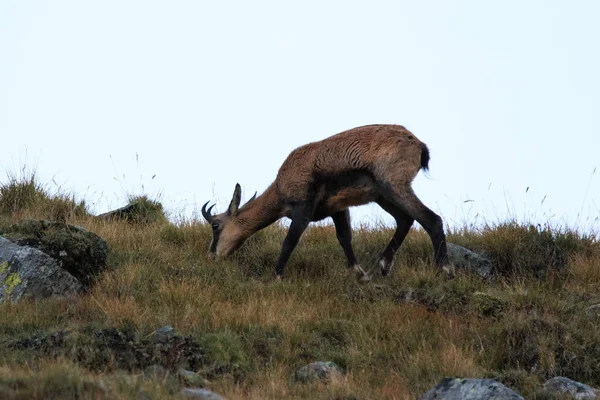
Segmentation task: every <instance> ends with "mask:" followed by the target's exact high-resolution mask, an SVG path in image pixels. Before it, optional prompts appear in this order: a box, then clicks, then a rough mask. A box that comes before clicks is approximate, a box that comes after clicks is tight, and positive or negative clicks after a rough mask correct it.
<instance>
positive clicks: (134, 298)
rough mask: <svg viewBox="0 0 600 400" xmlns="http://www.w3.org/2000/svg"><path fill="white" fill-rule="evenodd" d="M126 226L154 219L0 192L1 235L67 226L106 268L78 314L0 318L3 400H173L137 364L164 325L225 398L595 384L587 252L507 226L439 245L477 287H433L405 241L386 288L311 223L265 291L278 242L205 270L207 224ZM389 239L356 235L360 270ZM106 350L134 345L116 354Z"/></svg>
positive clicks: (72, 303) (385, 395)
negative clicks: (100, 250)
mask: <svg viewBox="0 0 600 400" xmlns="http://www.w3.org/2000/svg"><path fill="white" fill-rule="evenodd" d="M146 200H147V199H146ZM150 203H151V204H150V205H152V204H154V203H152V202H151V201H150ZM139 212H140V213H141V214H144V213H150V212H154V213H158V216H157V215H156V214H151V215H149V216H148V217H147V218H139V219H136V220H133V221H120V220H116V221H107V220H102V219H98V218H95V217H93V216H91V215H89V213H88V211H87V209H86V205H85V203H82V202H78V201H76V200H75V199H74V196H72V195H69V194H49V193H48V192H47V191H46V190H45V189H44V187H43V185H39V184H38V183H37V182H36V181H35V178H34V177H31V179H25V180H20V181H19V180H14V179H13V180H9V181H8V182H5V183H2V184H0V228H2V227H4V228H5V227H7V226H9V225H11V224H13V223H15V222H17V221H20V220H24V219H51V220H63V221H66V222H68V223H70V224H73V225H77V226H81V227H83V228H85V229H87V230H89V231H91V232H94V233H96V234H97V235H99V236H100V237H102V238H104V239H105V240H106V241H107V243H108V245H109V249H110V253H109V258H108V268H107V269H106V270H105V271H104V272H103V273H102V274H101V275H100V276H99V277H98V278H97V281H96V282H95V283H94V284H93V285H92V286H91V289H90V290H89V291H87V292H85V293H82V294H81V295H78V296H77V297H76V298H75V299H53V300H44V301H22V302H19V303H16V304H13V303H10V302H7V303H3V304H0V397H2V396H4V397H2V398H5V397H6V398H17V399H26V398H27V399H29V398H33V399H52V398H55V399H59V398H61V399H62V398H80V399H99V398H107V399H139V398H145V399H162V398H171V397H172V398H183V397H182V395H181V394H180V387H179V386H178V384H177V383H176V382H175V383H174V382H173V380H172V379H171V378H172V376H166V377H165V376H159V375H160V374H157V375H156V376H150V377H149V376H148V372H147V369H146V367H147V365H145V364H143V363H142V362H140V361H139V360H140V358H139V357H141V356H138V353H139V352H143V351H147V348H142V347H141V346H142V344H144V343H147V342H148V340H149V338H152V337H153V334H155V331H156V330H157V329H159V328H161V327H164V326H166V325H169V326H171V327H173V328H174V329H175V330H176V332H177V334H178V335H180V336H181V337H185V338H187V339H185V340H183V339H182V342H181V346H184V348H186V349H187V347H185V346H188V345H190V346H191V344H190V343H194V346H197V347H198V348H197V349H196V351H197V352H198V353H199V354H201V355H202V356H201V357H200V358H199V359H198V360H197V363H196V364H194V366H195V370H196V371H195V372H198V374H199V375H200V376H202V378H204V379H206V380H207V381H208V382H205V385H206V387H207V388H209V389H211V390H213V391H214V392H216V393H219V394H221V395H222V396H223V397H225V398H228V399H237V398H244V399H281V398H299V399H340V400H341V399H348V400H349V399H375V398H377V399H417V398H419V397H420V396H421V395H422V394H423V393H424V392H426V391H427V390H429V389H430V388H432V387H433V386H435V384H436V383H438V382H439V381H440V380H441V379H442V378H444V377H491V378H494V379H496V380H498V381H500V382H502V383H504V384H505V385H506V386H508V387H510V388H512V389H514V390H516V391H517V392H519V393H520V394H522V395H523V396H524V397H525V398H528V399H533V398H542V397H541V396H537V395H536V394H537V392H538V390H539V388H540V386H541V384H542V383H543V382H544V381H545V380H547V379H549V378H551V377H554V376H566V377H569V378H571V379H574V380H577V381H580V382H584V383H586V384H589V385H591V386H594V387H600V324H599V322H600V308H598V307H593V306H595V305H598V304H600V289H599V288H600V244H599V243H598V241H597V240H596V239H595V238H594V237H588V236H584V235H582V234H579V233H577V232H575V231H568V230H566V229H555V228H552V227H544V226H521V225H518V224H516V223H513V222H511V221H506V222H498V223H494V224H490V225H488V226H485V227H482V228H478V229H474V228H473V229H464V230H460V231H456V232H450V233H449V235H448V240H449V242H452V243H456V244H459V245H462V246H465V247H468V248H470V249H472V250H476V251H485V252H486V254H487V255H488V257H490V259H491V260H492V261H493V266H494V272H495V276H496V277H495V279H494V281H493V282H491V283H490V282H487V281H485V280H483V279H481V278H480V277H478V276H474V275H470V274H466V273H458V274H457V276H456V277H455V278H453V279H450V280H448V279H446V278H444V277H443V276H441V275H440V276H438V275H437V274H436V270H435V268H434V267H433V265H432V255H433V254H432V248H431V242H430V241H429V238H428V236H427V235H426V234H425V233H424V232H423V231H422V230H420V229H419V228H416V229H413V230H412V231H411V233H410V234H409V236H408V237H407V239H406V241H405V243H404V244H403V245H402V247H401V248H400V251H399V253H398V254H397V256H396V261H395V265H394V268H393V269H392V272H391V274H390V276H389V277H386V278H381V277H379V278H378V279H376V280H375V281H374V282H370V283H367V284H359V283H357V282H355V280H354V279H353V276H352V274H350V273H349V271H347V270H346V268H345V259H344V257H343V253H342V250H341V248H340V246H339V244H338V242H337V240H336V237H335V233H334V229H333V227H331V226H316V227H312V228H310V229H309V230H308V231H307V232H306V234H305V235H304V236H303V238H302V240H301V243H300V245H299V247H298V248H297V249H296V251H295V252H294V254H293V255H292V257H291V259H290V262H289V264H288V266H287V268H286V274H287V275H286V279H285V280H284V281H283V282H281V283H278V282H275V281H274V280H273V266H274V264H275V261H276V258H277V256H278V254H279V250H280V246H281V243H282V240H283V237H284V235H285V229H284V228H283V227H281V226H278V225H276V226H271V227H269V228H267V229H266V230H264V231H261V232H260V233H259V234H257V235H256V236H255V237H253V238H252V239H251V240H250V241H249V242H248V243H247V244H245V245H244V247H243V248H242V249H241V250H240V251H239V252H238V253H237V254H236V256H235V257H233V258H232V259H230V260H227V261H210V260H208V259H207V257H206V251H207V248H208V245H209V243H210V240H211V230H210V227H209V226H208V225H206V224H204V223H203V222H201V221H198V220H188V221H181V222H177V223H172V222H169V220H168V219H166V218H162V217H161V216H162V215H163V214H162V208H161V207H158V208H156V207H155V208H152V207H150V206H149V207H147V208H142V209H141V210H140V211H139ZM392 232H393V231H392V229H391V228H386V227H381V228H363V229H359V230H355V233H354V246H355V250H356V253H357V256H358V258H359V260H361V264H362V265H364V266H366V267H370V266H372V264H373V263H374V262H375V260H376V258H377V256H378V255H379V253H380V252H381V251H382V250H383V248H384V247H385V246H386V244H387V242H388V241H389V239H390V238H391V236H392ZM99 332H101V334H100V333H99ZM102 335H103V336H102ZM101 336H102V337H101ZM106 338H109V339H106ZM36 340H37V341H36ZM103 340H104V341H103ZM111 341H112V342H111ZM120 341H122V343H121V342H120ZM15 343H16V344H17V345H15ZM107 343H108V345H107ZM110 343H113V344H114V343H116V347H119V346H120V347H119V348H121V349H123V348H128V349H130V347H127V346H132V345H131V343H139V344H140V345H139V346H138V347H135V349H134V350H135V351H133V352H131V351H130V352H127V353H125V352H121V353H119V351H118V350H117V351H114V348H111V347H110ZM169 343H172V342H169ZM9 344H10V345H9ZM160 354H161V355H160V357H159V358H157V359H160V360H161V361H163V366H164V367H165V368H167V369H168V368H170V367H173V368H175V367H177V361H178V358H177V357H178V356H177V354H179V353H177V349H176V348H175V347H169V348H166V350H165V351H163V352H162V353H160ZM136 357H138V358H136ZM313 361H333V362H335V363H336V364H337V365H338V366H340V367H341V369H342V370H343V372H344V374H343V376H342V377H341V378H338V379H335V380H333V381H331V382H329V383H327V384H326V383H313V384H302V383H299V382H296V381H295V379H294V373H295V371H296V370H297V369H298V368H299V367H301V366H303V365H306V364H308V363H311V362H313ZM142 370H146V373H143V371H142ZM142 392H143V393H144V395H143V397H140V393H142Z"/></svg>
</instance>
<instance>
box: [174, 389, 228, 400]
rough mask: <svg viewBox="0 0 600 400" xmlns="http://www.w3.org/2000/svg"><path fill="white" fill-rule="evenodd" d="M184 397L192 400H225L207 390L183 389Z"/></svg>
mask: <svg viewBox="0 0 600 400" xmlns="http://www.w3.org/2000/svg"><path fill="white" fill-rule="evenodd" d="M182 392H183V395H184V396H185V397H188V398H190V399H200V400H225V399H223V397H221V396H220V395H218V394H216V393H215V392H211V391H210V390H207V389H190V388H185V389H183V391H182Z"/></svg>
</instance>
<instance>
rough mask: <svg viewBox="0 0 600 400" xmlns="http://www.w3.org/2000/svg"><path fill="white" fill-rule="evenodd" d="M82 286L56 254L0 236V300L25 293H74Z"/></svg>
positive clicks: (39, 296) (36, 295) (43, 295)
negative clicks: (53, 255)
mask: <svg viewBox="0 0 600 400" xmlns="http://www.w3.org/2000/svg"><path fill="white" fill-rule="evenodd" d="M81 288H82V286H81V283H79V281H78V280H77V279H75V278H74V277H73V276H72V275H71V274H69V273H68V272H67V271H65V270H64V269H63V268H62V267H61V265H60V264H59V262H58V261H57V260H55V259H54V258H52V257H50V256H49V255H47V254H46V253H43V252H41V251H40V250H38V249H35V248H33V247H27V246H19V245H17V244H15V243H13V242H11V241H10V240H8V239H5V238H3V237H1V236H0V303H3V302H5V301H7V300H10V301H12V302H18V301H19V300H21V299H23V298H25V297H32V298H34V299H42V298H46V297H57V296H58V297H62V296H71V295H74V294H76V293H77V292H79V291H80V290H81Z"/></svg>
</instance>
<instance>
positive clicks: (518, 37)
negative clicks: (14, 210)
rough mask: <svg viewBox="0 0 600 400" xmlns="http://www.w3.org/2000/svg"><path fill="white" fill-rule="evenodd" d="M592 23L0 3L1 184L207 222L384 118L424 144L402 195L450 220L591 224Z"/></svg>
mask: <svg viewBox="0 0 600 400" xmlns="http://www.w3.org/2000/svg"><path fill="white" fill-rule="evenodd" d="M598 21H600V2H598V1H541V0H528V1H523V0H520V1H495V2H492V1H481V0H472V1H369V2H366V1H365V2H356V1H318V2H317V1H303V2H295V3H292V2H284V1H272V2H265V1H252V2H249V1H236V2H231V1H229V2H227V1H223V2H217V1H210V2H209V1H162V2H158V1H123V0H120V1H95V2H92V1H81V0H77V1H75V0H73V1H61V0H53V1H27V0H2V1H1V2H0V135H1V136H0V137H1V147H0V148H1V156H0V157H1V158H0V168H2V171H1V172H2V174H1V175H2V177H1V179H5V178H4V177H5V174H6V171H13V172H14V171H15V170H17V169H18V168H19V166H21V165H23V164H27V165H28V166H29V167H35V168H36V169H37V172H38V174H39V176H40V179H41V181H42V182H51V181H52V179H53V178H54V180H55V181H56V182H57V183H58V184H60V185H62V186H63V187H65V188H68V189H71V190H73V191H75V192H76V193H78V194H80V195H81V196H84V197H85V198H86V200H88V201H89V202H90V203H92V204H93V207H92V209H93V211H96V212H103V211H106V210H108V209H109V208H111V207H117V206H120V205H123V204H124V201H125V197H126V193H127V192H129V193H131V192H133V193H134V194H135V193H139V192H140V191H141V186H142V185H143V186H144V190H145V192H147V193H149V194H150V195H157V194H158V193H162V199H163V202H164V204H165V205H166V206H167V207H168V208H169V209H170V210H171V211H172V212H173V213H174V214H183V215H191V214H192V213H193V212H194V211H197V210H198V208H199V206H200V205H201V204H202V203H204V202H205V201H207V200H215V201H217V202H218V207H219V209H220V210H221V211H222V210H223V209H224V208H225V207H226V205H227V203H228V202H229V199H230V197H231V194H232V192H233V188H234V185H235V183H236V182H239V183H240V184H241V185H242V187H243V189H244V190H245V193H244V198H246V199H247V198H249V197H250V196H251V195H252V193H254V191H258V192H259V193H260V192H261V191H262V190H264V189H265V188H266V187H267V186H268V185H269V184H270V183H271V182H272V181H273V179H274V178H275V175H276V173H277V169H278V168H279V166H280V164H281V162H282V161H283V160H284V159H285V157H286V156H287V155H288V154H289V152H290V151H291V150H292V149H294V148H295V147H297V146H299V145H302V144H304V143H307V142H310V141H316V140H320V139H323V138H325V137H327V136H330V135H332V134H335V133H338V132H340V131H342V130H346V129H349V128H353V127H356V126H360V125H365V124H372V123H396V124H402V125H405V126H406V127H407V128H408V129H410V130H411V131H413V132H414V133H415V134H416V135H417V137H419V138H420V139H421V140H422V141H424V142H425V143H427V145H428V146H429V148H430V150H431V156H432V161H431V164H430V166H431V176H430V178H426V177H424V176H422V175H419V177H418V178H417V179H416V181H415V190H416V192H417V194H418V195H419V196H420V198H421V199H422V200H423V202H425V203H426V204H428V205H429V206H430V207H431V208H432V209H434V210H435V211H436V212H438V213H440V214H441V215H442V216H443V217H444V219H445V220H446V222H447V223H448V224H460V223H462V222H472V221H475V220H478V219H481V218H482V216H483V218H486V219H487V220H491V221H497V220H501V219H503V218H505V217H507V216H508V215H510V214H512V215H514V216H516V217H518V218H520V219H524V218H526V219H530V220H532V221H533V222H540V223H544V222H547V221H549V220H551V221H554V222H555V223H569V224H570V225H572V226H573V225H578V226H583V227H586V228H590V227H593V223H594V222H593V221H594V219H596V218H598V215H600V177H599V176H598V175H600V172H598V173H596V174H593V171H594V169H595V168H596V167H600V162H599V157H598V155H599V153H600V118H599V117H600V49H599V43H600V23H599V22H598ZM136 158H137V159H138V161H136ZM154 175H156V177H155V178H154V179H152V176H154ZM50 185H51V187H52V185H54V184H53V183H50ZM528 187H529V190H528V191H527V188H528ZM470 200H472V201H470ZM542 200H543V202H542ZM466 201H467V202H466ZM579 214H582V215H581V216H579V217H578V215H579ZM353 215H354V216H355V220H356V221H358V222H371V221H377V220H380V219H382V218H383V216H384V215H385V213H384V212H383V211H379V210H378V209H377V206H374V205H372V206H367V207H362V208H360V209H356V210H355V211H354V212H353ZM383 219H384V221H387V222H389V221H391V219H386V218H383ZM595 223H596V225H598V224H600V223H599V222H598V220H596V222H595Z"/></svg>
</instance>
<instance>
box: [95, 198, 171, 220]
mask: <svg viewBox="0 0 600 400" xmlns="http://www.w3.org/2000/svg"><path fill="white" fill-rule="evenodd" d="M96 218H101V219H105V220H121V221H128V222H131V223H139V224H148V223H154V222H165V221H167V220H168V219H167V216H166V215H165V211H164V209H163V206H162V204H161V203H160V202H158V201H155V200H151V199H150V198H148V197H147V196H139V197H136V198H135V199H133V200H132V201H131V202H130V203H129V204H127V205H126V206H124V207H121V208H117V209H116V210H112V211H109V212H106V213H104V214H100V215H97V216H96Z"/></svg>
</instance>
